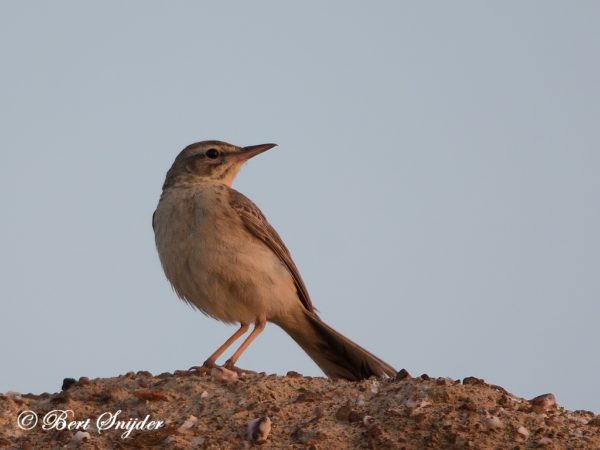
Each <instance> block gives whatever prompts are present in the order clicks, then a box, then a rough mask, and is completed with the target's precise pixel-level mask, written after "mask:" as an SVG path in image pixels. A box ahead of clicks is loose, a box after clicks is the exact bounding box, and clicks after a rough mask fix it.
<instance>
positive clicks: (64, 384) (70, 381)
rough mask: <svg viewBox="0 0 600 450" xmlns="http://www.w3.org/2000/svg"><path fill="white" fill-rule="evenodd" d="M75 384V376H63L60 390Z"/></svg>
mask: <svg viewBox="0 0 600 450" xmlns="http://www.w3.org/2000/svg"><path fill="white" fill-rule="evenodd" d="M75 384H77V380H75V378H65V379H64V380H63V382H62V388H61V390H63V391H66V390H67V389H69V388H71V387H73V386H75Z"/></svg>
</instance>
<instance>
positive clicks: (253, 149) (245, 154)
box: [235, 144, 277, 161]
mask: <svg viewBox="0 0 600 450" xmlns="http://www.w3.org/2000/svg"><path fill="white" fill-rule="evenodd" d="M276 146H277V144H260V145H250V146H248V147H242V148H241V149H240V151H239V153H237V154H235V156H237V157H238V158H239V159H242V160H245V161H247V160H249V159H250V158H252V157H253V156H256V155H258V154H259V153H262V152H266V151H267V150H269V149H271V148H273V147H276Z"/></svg>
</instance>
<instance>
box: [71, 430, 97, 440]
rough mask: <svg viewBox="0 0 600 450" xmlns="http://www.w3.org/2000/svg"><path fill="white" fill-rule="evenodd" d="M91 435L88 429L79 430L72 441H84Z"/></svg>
mask: <svg viewBox="0 0 600 450" xmlns="http://www.w3.org/2000/svg"><path fill="white" fill-rule="evenodd" d="M91 437H92V436H91V435H90V433H88V432H87V431H81V430H79V431H78V432H77V433H75V434H74V435H73V438H72V439H71V442H73V443H77V442H81V441H83V440H84V439H90V438H91Z"/></svg>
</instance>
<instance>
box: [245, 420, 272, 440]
mask: <svg viewBox="0 0 600 450" xmlns="http://www.w3.org/2000/svg"><path fill="white" fill-rule="evenodd" d="M270 432H271V419H269V417H268V416H264V417H260V418H258V419H254V420H252V421H251V422H250V423H248V427H247V428H246V438H247V439H248V440H249V441H251V442H254V443H256V444H264V443H265V442H267V438H268V437H269V433H270Z"/></svg>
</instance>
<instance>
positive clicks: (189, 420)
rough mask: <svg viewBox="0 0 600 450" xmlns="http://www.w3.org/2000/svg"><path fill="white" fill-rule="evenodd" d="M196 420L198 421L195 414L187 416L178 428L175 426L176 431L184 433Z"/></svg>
mask: <svg viewBox="0 0 600 450" xmlns="http://www.w3.org/2000/svg"><path fill="white" fill-rule="evenodd" d="M197 422H198V418H197V417H196V416H193V415H192V416H190V417H188V418H187V419H186V421H185V422H183V423H182V424H181V426H180V427H179V428H177V431H178V432H179V433H185V432H186V431H188V430H189V429H190V428H192V427H193V426H194V425H196V423H197Z"/></svg>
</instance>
